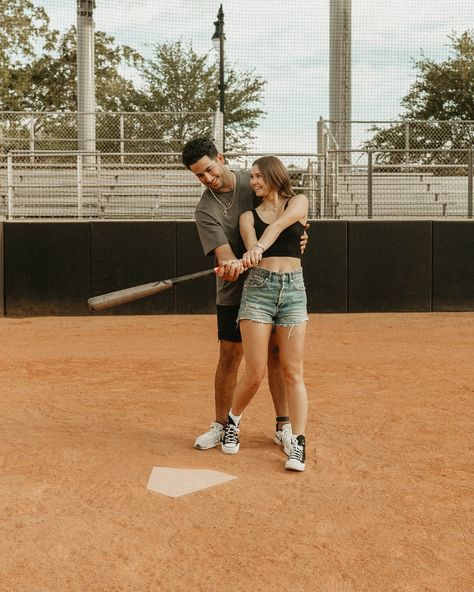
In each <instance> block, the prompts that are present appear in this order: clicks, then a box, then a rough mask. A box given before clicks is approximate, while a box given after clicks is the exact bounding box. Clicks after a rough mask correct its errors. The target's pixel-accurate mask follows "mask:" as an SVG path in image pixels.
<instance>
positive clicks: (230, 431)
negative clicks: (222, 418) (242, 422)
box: [221, 415, 240, 454]
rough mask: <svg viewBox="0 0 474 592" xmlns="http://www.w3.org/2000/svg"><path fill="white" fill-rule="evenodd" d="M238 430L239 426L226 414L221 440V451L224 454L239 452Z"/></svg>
mask: <svg viewBox="0 0 474 592" xmlns="http://www.w3.org/2000/svg"><path fill="white" fill-rule="evenodd" d="M239 431H240V430H239V426H238V425H235V423H234V422H233V420H232V418H231V417H230V416H229V415H228V416H227V423H226V425H225V427H224V435H223V436H222V441H221V449H222V452H224V453H225V454H237V452H239V448H240V443H239Z"/></svg>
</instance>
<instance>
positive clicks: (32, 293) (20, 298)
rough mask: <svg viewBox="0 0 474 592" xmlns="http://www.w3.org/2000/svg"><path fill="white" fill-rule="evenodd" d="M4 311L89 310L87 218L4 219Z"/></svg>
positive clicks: (18, 313)
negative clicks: (23, 220)
mask: <svg viewBox="0 0 474 592" xmlns="http://www.w3.org/2000/svg"><path fill="white" fill-rule="evenodd" d="M3 230H4V249H5V253H4V261H5V269H4V273H5V309H6V310H5V314H7V315H8V316H46V315H58V316H63V315H86V314H89V312H88V308H87V299H88V298H89V292H90V285H89V270H90V262H89V224H88V223H87V222H58V223H56V222H6V223H5V224H4V227H3Z"/></svg>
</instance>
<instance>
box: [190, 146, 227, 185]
mask: <svg viewBox="0 0 474 592" xmlns="http://www.w3.org/2000/svg"><path fill="white" fill-rule="evenodd" d="M189 170H190V171H191V172H193V173H194V174H195V175H196V177H197V178H198V179H199V180H200V181H201V183H202V184H203V185H205V186H206V187H210V188H211V189H212V190H213V191H216V192H219V191H221V189H222V188H223V187H224V186H225V184H226V182H227V174H226V167H225V165H224V158H223V157H222V155H221V154H218V155H217V156H216V158H215V159H213V158H209V156H203V157H202V158H200V159H199V160H198V161H197V162H195V163H194V164H192V165H191V166H190V167H189Z"/></svg>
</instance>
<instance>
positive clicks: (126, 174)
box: [0, 112, 474, 220]
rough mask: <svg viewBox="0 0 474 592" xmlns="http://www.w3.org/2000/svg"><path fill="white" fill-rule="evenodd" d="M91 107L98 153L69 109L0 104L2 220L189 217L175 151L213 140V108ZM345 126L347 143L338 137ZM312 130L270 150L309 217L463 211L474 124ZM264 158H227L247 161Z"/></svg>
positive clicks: (469, 207) (194, 193) (191, 186)
mask: <svg viewBox="0 0 474 592" xmlns="http://www.w3.org/2000/svg"><path fill="white" fill-rule="evenodd" d="M95 116H96V129H97V134H96V139H95V147H96V150H89V151H81V150H78V149H77V148H78V140H77V136H78V125H79V118H78V114H77V113H35V112H3V113H0V217H3V218H5V219H7V220H21V219H47V218H50V219H56V218H57V219H86V220H87V219H98V220H101V219H137V220H147V219H149V220H163V219H176V220H192V219H193V218H194V208H195V206H196V203H197V202H198V200H199V198H200V195H201V191H202V186H201V185H200V184H199V183H198V181H197V180H196V179H195V178H194V176H193V175H192V174H191V173H189V171H187V170H185V169H184V167H183V166H182V165H181V148H182V146H183V144H184V143H185V141H186V139H187V138H189V137H192V136H195V135H205V136H209V137H213V138H216V141H217V142H219V140H220V139H221V138H220V136H221V133H222V116H221V114H220V113H219V112H217V113H97V114H95ZM344 127H345V128H348V127H350V130H351V133H350V136H351V137H352V143H353V148H352V149H351V150H341V149H340V148H339V146H338V143H337V137H340V136H341V133H342V132H343V131H344V129H343V128H344ZM341 130H342V131H341ZM316 136H317V150H315V152H314V153H281V152H280V153H275V155H276V156H279V157H280V158H281V159H282V161H283V162H284V164H285V165H286V166H287V168H288V171H289V173H290V177H291V180H292V184H293V187H294V189H295V191H301V192H304V193H306V194H307V195H308V198H309V201H310V211H309V214H310V217H311V218H313V219H318V218H321V219H390V218H404V219H408V218H429V219H431V218H433V219H437V218H445V219H446V218H472V216H473V150H472V141H471V140H472V137H474V122H470V121H466V122H460V121H451V122H446V121H443V122H441V121H440V122H434V121H429V122H426V121H425V122H420V121H391V122H374V121H373V122H347V121H346V122H334V121H325V120H323V119H320V121H319V122H318V125H317V134H316ZM65 148H67V149H65ZM261 155H262V154H261V153H258V152H250V151H247V152H240V153H226V158H227V160H228V162H229V164H230V165H231V166H233V167H237V168H249V167H250V166H251V164H252V162H253V160H255V159H256V158H257V157H258V156H261Z"/></svg>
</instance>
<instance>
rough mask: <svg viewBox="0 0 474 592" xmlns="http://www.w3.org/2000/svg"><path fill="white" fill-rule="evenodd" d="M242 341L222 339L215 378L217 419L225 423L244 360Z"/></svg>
mask: <svg viewBox="0 0 474 592" xmlns="http://www.w3.org/2000/svg"><path fill="white" fill-rule="evenodd" d="M242 355H243V348H242V343H239V342H235V341H221V342H220V349H219V362H218V364H217V369H216V375H215V380H214V392H215V405H216V421H218V422H219V423H221V424H222V425H225V422H226V419H227V414H228V413H229V410H230V407H231V405H232V395H233V393H234V389H235V385H236V384H237V372H238V370H239V366H240V362H241V361H242Z"/></svg>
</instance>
